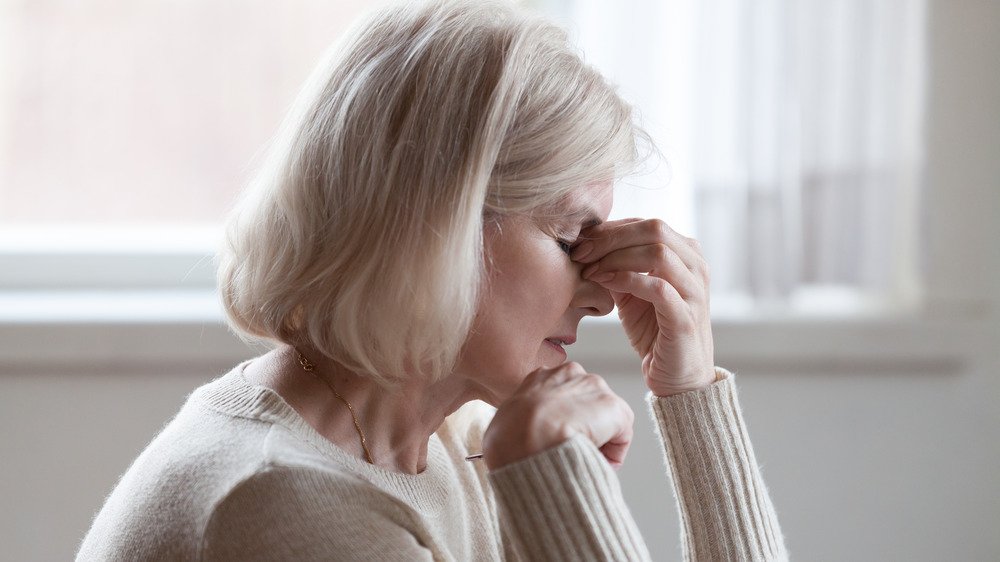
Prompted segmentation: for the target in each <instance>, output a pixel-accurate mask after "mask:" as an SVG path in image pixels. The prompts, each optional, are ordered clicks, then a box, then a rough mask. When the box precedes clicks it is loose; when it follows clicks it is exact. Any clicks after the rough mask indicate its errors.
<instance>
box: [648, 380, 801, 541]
mask: <svg viewBox="0 0 1000 562" xmlns="http://www.w3.org/2000/svg"><path fill="white" fill-rule="evenodd" d="M718 371H719V374H720V375H722V376H724V377H725V380H724V381H722V382H718V383H716V384H713V385H712V386H710V387H707V388H705V389H702V390H698V391H695V392H686V393H683V394H677V395H674V396H668V397H657V396H654V395H653V394H652V393H647V394H646V401H647V403H648V404H649V410H650V413H651V414H652V416H653V418H654V419H655V420H656V427H657V431H658V433H659V434H660V437H661V441H662V442H663V443H664V453H665V457H666V461H667V464H668V465H669V467H670V472H671V475H672V476H673V483H674V493H675V497H676V498H677V504H678V508H679V511H680V519H681V535H682V537H683V539H684V541H683V551H684V558H685V559H686V560H787V559H788V553H787V552H786V550H785V542H784V539H783V537H782V535H781V529H780V528H779V526H778V517H777V515H776V514H775V511H774V507H773V506H772V505H771V499H770V497H769V495H768V492H767V489H766V488H765V487H764V480H763V478H762V477H761V473H760V469H759V468H758V466H757V461H756V459H755V457H754V453H753V447H752V446H751V445H750V437H749V436H748V435H747V430H746V424H745V423H744V421H743V416H742V414H741V410H740V405H739V400H738V399H737V396H736V387H735V385H734V384H733V375H732V373H729V372H728V371H725V370H723V369H719V370H718Z"/></svg>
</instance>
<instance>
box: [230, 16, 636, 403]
mask: <svg viewBox="0 0 1000 562" xmlns="http://www.w3.org/2000/svg"><path fill="white" fill-rule="evenodd" d="M640 138H647V137H645V133H643V132H642V130H641V129H640V128H638V127H637V126H636V124H635V123H634V119H633V112H632V109H631V107H630V106H629V105H628V104H627V103H625V102H624V101H623V100H622V99H621V98H620V97H619V96H618V94H617V93H616V92H615V89H614V88H613V87H612V86H611V85H610V84H609V83H608V82H607V81H606V80H605V79H604V78H603V77H602V76H601V75H600V74H599V73H598V72H597V71H596V70H594V69H593V68H592V67H590V66H588V65H587V64H585V63H584V61H583V60H582V58H581V56H580V55H579V54H578V53H577V52H576V51H575V50H574V49H573V48H572V46H571V45H570V44H569V42H568V41H567V37H566V34H565V33H564V32H563V31H562V30H561V29H559V28H558V27H556V26H554V25H552V24H551V23H549V22H547V21H545V20H544V19H542V18H540V17H538V16H536V15H533V14H531V13H529V12H526V11H525V10H523V9H522V8H518V7H516V6H515V5H513V4H510V3H505V2H483V1H433V2H419V3H407V4H402V5H398V6H393V7H389V8H385V9H383V10H380V11H378V12H375V13H374V14H372V15H371V16H369V17H368V18H367V19H366V20H364V21H363V22H361V23H360V24H358V25H357V26H356V27H355V28H354V29H353V30H352V32H351V33H349V35H348V36H347V37H346V38H345V39H344V40H343V41H342V42H340V43H339V44H337V45H336V46H335V47H333V48H332V49H331V50H330V54H329V55H328V56H327V57H326V60H325V62H323V63H321V64H320V65H319V66H318V67H317V68H316V70H315V71H314V73H313V74H312V76H311V77H310V79H309V81H308V82H307V84H306V86H305V87H304V88H303V90H302V92H301V93H300V95H299V97H298V98H297V99H296V102H295V104H294V106H293V107H292V110H291V111H290V113H289V115H288V117H286V119H285V121H284V122H283V124H282V127H281V129H280V130H279V132H278V134H277V136H276V137H275V138H274V139H273V141H272V143H271V145H270V147H269V150H268V152H267V155H266V158H265V159H264V160H263V161H262V164H261V165H260V166H259V168H258V169H257V170H256V172H255V174H254V175H253V177H252V178H251V181H250V182H249V184H248V185H247V187H246V189H245V190H244V193H243V195H242V197H241V200H240V202H239V203H238V204H237V206H236V208H235V209H234V210H233V212H232V213H231V215H230V217H229V220H228V223H227V228H226V237H225V242H224V244H223V247H222V249H221V251H220V254H219V268H218V285H219V289H220V292H221V296H222V301H223V305H224V308H225V311H226V314H227V316H228V319H229V322H230V325H231V326H232V327H233V329H234V330H235V331H236V332H237V333H238V334H240V335H241V337H243V338H244V339H246V340H258V339H264V340H271V341H279V342H284V343H289V344H292V345H298V344H304V345H308V346H310V347H312V348H314V349H316V350H317V351H319V352H321V353H322V354H324V355H326V356H327V357H330V358H332V359H333V360H335V361H337V362H338V363H340V364H341V365H343V366H345V367H347V368H349V369H351V370H352V371H354V372H356V373H358V374H361V375H364V376H368V377H371V378H372V379H373V380H374V381H376V382H378V383H379V384H382V385H384V386H387V387H389V386H393V385H394V384H395V383H397V382H399V381H400V380H401V379H402V377H406V376H413V375H415V374H418V373H419V374H420V375H422V376H426V377H428V378H429V379H430V380H436V379H438V378H440V377H442V376H445V375H447V374H448V373H450V372H451V370H452V369H453V368H454V366H455V364H456V362H457V360H458V357H459V354H460V351H461V348H462V345H463V343H464V341H465V339H466V337H467V335H468V333H469V330H470V328H471V326H472V322H473V318H474V315H475V312H476V309H477V304H478V299H479V297H480V293H481V290H482V287H481V283H482V281H483V280H484V278H485V274H484V271H485V269H484V268H485V265H484V251H483V228H484V225H485V224H486V222H488V221H498V220H500V219H501V218H502V217H504V216H508V215H512V214H532V213H535V212H536V211H539V210H543V209H550V208H553V206H554V204H555V203H558V202H559V201H561V200H563V199H564V198H565V197H567V196H568V195H569V194H571V193H572V192H573V191H574V190H575V189H578V188H579V187H581V186H583V185H586V184H589V183H592V182H595V181H602V180H607V179H612V178H613V177H616V176H620V175H621V174H622V173H623V172H625V171H627V170H628V169H630V167H631V166H632V165H634V164H635V163H636V162H637V161H638V151H637V146H639V144H638V139H640Z"/></svg>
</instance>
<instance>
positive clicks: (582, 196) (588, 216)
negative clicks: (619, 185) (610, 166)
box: [562, 181, 614, 226]
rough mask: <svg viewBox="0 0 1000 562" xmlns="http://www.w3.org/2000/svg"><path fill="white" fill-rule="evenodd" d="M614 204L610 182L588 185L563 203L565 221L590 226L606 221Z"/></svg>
mask: <svg viewBox="0 0 1000 562" xmlns="http://www.w3.org/2000/svg"><path fill="white" fill-rule="evenodd" d="M613 204H614V193H613V190H612V182H610V181H607V182H599V183H592V184H588V185H586V186H584V187H581V188H580V189H578V190H576V191H574V192H573V193H571V194H570V195H569V196H568V197H567V198H566V200H565V201H564V202H563V205H562V210H563V211H564V212H565V213H566V217H565V218H566V220H568V221H570V222H573V223H581V224H583V225H584V226H591V225H594V224H599V223H602V222H604V221H606V220H608V215H610V214H611V206H612V205H613Z"/></svg>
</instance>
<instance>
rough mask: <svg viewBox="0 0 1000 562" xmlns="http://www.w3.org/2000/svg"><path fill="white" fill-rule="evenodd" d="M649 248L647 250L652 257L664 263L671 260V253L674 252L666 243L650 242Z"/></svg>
mask: <svg viewBox="0 0 1000 562" xmlns="http://www.w3.org/2000/svg"><path fill="white" fill-rule="evenodd" d="M647 248H648V249H647V250H646V251H647V252H648V253H649V254H650V256H649V257H650V259H653V260H656V261H659V262H664V263H666V262H669V261H670V254H672V253H673V252H671V251H670V248H669V247H667V245H666V244H650V245H649V246H647Z"/></svg>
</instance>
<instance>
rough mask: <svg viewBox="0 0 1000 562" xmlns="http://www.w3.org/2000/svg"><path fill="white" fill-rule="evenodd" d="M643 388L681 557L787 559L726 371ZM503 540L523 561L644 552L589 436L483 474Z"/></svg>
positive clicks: (643, 555)
mask: <svg viewBox="0 0 1000 562" xmlns="http://www.w3.org/2000/svg"><path fill="white" fill-rule="evenodd" d="M720 375H721V376H722V377H724V378H723V379H722V380H720V381H719V382H717V383H715V384H713V385H711V386H710V387H707V388H705V389H701V390H697V391H692V392H687V393H684V394H679V395H676V396H671V397H665V398H661V397H657V396H654V395H652V393H649V394H647V402H648V404H649V408H650V413H651V415H652V416H653V418H654V420H655V421H656V424H657V431H658V435H659V436H660V438H661V443H662V446H663V452H664V455H665V457H666V459H667V463H668V466H669V468H670V476H671V478H672V480H673V483H674V489H675V491H676V494H677V499H678V505H679V509H680V512H681V520H682V527H683V528H682V532H683V542H684V558H685V559H686V560H782V559H786V558H787V554H786V553H785V548H784V543H783V539H782V537H781V531H780V529H779V527H778V522H777V517H776V515H775V513H774V509H773V507H771V502H770V499H769V498H768V496H767V490H766V489H765V488H764V484H763V481H762V480H761V477H760V472H759V470H758V468H757V464H756V461H755V460H754V455H753V450H752V449H751V447H750V441H749V439H748V438H747V434H746V429H745V426H744V423H743V418H742V414H741V412H740V409H739V404H738V402H737V400H736V393H735V388H734V386H733V382H732V375H731V374H730V373H729V372H728V371H725V370H724V369H720ZM489 479H490V483H491V485H492V487H493V490H494V493H495V495H496V497H497V504H498V510H499V512H500V520H501V528H502V529H503V531H504V534H505V539H506V540H508V541H510V542H512V543H513V545H512V546H513V547H514V550H515V551H516V552H518V553H519V554H520V555H521V556H522V557H523V558H525V559H527V560H649V559H650V555H649V552H648V550H647V548H646V545H645V543H644V542H643V540H642V537H641V536H640V535H639V531H638V528H637V527H636V525H635V521H634V520H633V518H632V516H631V514H630V513H629V510H628V507H627V506H626V505H625V501H624V498H623V496H622V493H621V488H620V485H619V482H618V478H617V476H616V474H615V472H614V471H613V470H612V469H611V468H610V466H609V464H608V462H607V461H606V460H605V459H604V456H603V455H602V454H601V452H600V451H599V450H598V449H597V447H596V446H595V445H594V444H593V443H591V442H590V441H589V440H588V439H587V438H586V437H584V436H582V435H576V436H574V437H572V438H570V439H569V440H567V441H566V442H564V443H562V444H560V445H558V446H556V447H553V448H551V449H548V450H546V451H543V452H541V453H539V454H536V455H533V456H531V457H528V458H526V459H522V460H520V461H518V462H514V463H511V464H509V465H506V466H503V467H501V468H499V469H497V470H494V471H491V472H490V473H489Z"/></svg>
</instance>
